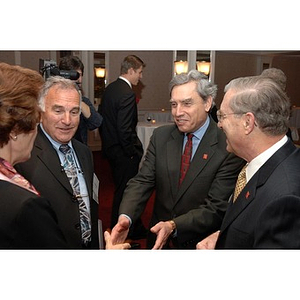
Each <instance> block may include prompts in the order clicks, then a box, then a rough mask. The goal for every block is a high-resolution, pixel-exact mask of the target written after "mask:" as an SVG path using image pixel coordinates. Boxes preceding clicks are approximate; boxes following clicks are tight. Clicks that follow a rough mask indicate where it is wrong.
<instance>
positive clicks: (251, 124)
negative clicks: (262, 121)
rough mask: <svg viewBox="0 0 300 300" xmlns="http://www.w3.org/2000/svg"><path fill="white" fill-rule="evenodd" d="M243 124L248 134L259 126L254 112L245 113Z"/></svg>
mask: <svg viewBox="0 0 300 300" xmlns="http://www.w3.org/2000/svg"><path fill="white" fill-rule="evenodd" d="M243 126H244V129H245V133H246V134H250V133H251V132H252V131H253V130H254V129H255V127H256V126H257V124H256V121H255V116H254V114H253V113H252V112H247V113H245V115H244V122H243Z"/></svg>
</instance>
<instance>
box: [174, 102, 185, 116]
mask: <svg viewBox="0 0 300 300" xmlns="http://www.w3.org/2000/svg"><path fill="white" fill-rule="evenodd" d="M173 110H174V116H176V117H179V116H181V115H183V110H182V106H181V105H180V104H178V105H177V106H176V107H175V108H173Z"/></svg>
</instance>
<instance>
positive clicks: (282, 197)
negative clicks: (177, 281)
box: [197, 76, 300, 249]
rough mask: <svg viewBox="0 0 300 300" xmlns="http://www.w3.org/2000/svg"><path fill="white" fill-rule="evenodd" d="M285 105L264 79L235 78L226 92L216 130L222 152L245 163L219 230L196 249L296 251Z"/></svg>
mask: <svg viewBox="0 0 300 300" xmlns="http://www.w3.org/2000/svg"><path fill="white" fill-rule="evenodd" d="M290 106H291V105H290V101H289V99H288V97H287V95H286V94H285V92H284V91H283V90H282V89H281V87H280V86H279V85H278V84H277V83H276V82H275V81H273V80H272V79H270V78H267V77H265V78H264V77H262V76H255V77H245V78H238V79H234V80H232V81H231V82H230V83H229V84H228V85H227V86H226V87H225V96H224V99H223V101H222V103H221V106H220V110H219V111H218V114H217V115H218V120H219V123H218V125H219V127H220V128H221V129H223V131H224V132H225V134H226V137H227V150H228V151H230V152H233V153H235V154H236V155H237V156H239V157H241V158H243V159H244V160H246V161H247V164H246V167H245V168H243V172H241V175H239V179H238V181H237V185H236V190H235V194H234V196H233V197H232V198H231V199H230V202H229V206H228V209H227V212H226V214H225V217H224V220H223V222H222V225H221V226H220V231H217V232H215V233H213V234H212V235H210V236H208V237H207V238H206V239H204V240H202V241H201V242H199V243H198V244H197V249H214V248H216V249H228V248H229V249H253V248H264V249H272V248H273V249H274V248H281V249H282V248H300V218H299V215H300V184H299V182H300V149H298V148H296V146H295V145H294V144H293V142H292V141H291V140H290V139H288V138H287V136H286V133H287V130H288V124H289V116H290ZM242 177H243V180H242ZM240 179H241V180H240Z"/></svg>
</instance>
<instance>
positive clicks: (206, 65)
mask: <svg viewBox="0 0 300 300" xmlns="http://www.w3.org/2000/svg"><path fill="white" fill-rule="evenodd" d="M197 70H198V71H199V72H202V73H204V74H205V75H206V76H208V75H209V71H210V62H207V61H197Z"/></svg>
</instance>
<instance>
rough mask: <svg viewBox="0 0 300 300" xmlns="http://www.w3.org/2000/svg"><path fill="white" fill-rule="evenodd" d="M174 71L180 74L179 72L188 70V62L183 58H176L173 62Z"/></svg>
mask: <svg viewBox="0 0 300 300" xmlns="http://www.w3.org/2000/svg"><path fill="white" fill-rule="evenodd" d="M174 71H175V73H176V74H177V75H178V74H181V73H187V71H188V62H187V61H183V60H178V61H175V62H174Z"/></svg>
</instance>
